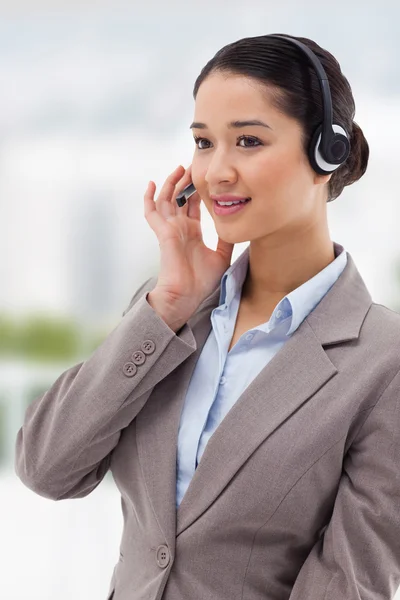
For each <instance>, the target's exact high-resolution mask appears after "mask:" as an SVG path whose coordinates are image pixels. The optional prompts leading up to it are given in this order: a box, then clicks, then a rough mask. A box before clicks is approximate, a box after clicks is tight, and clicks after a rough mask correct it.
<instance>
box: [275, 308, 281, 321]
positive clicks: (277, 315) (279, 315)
mask: <svg viewBox="0 0 400 600" xmlns="http://www.w3.org/2000/svg"><path fill="white" fill-rule="evenodd" d="M281 316H282V311H281V310H277V311H276V317H277V318H278V319H279V318H280V317H281Z"/></svg>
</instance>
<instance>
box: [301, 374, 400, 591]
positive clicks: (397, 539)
mask: <svg viewBox="0 0 400 600" xmlns="http://www.w3.org/2000/svg"><path fill="white" fill-rule="evenodd" d="M399 585H400V372H397V374H396V376H395V377H394V378H393V379H392V380H391V382H390V384H389V385H388V386H387V387H386V388H385V391H384V392H383V394H382V395H381V397H380V399H379V400H378V402H377V403H376V404H375V405H374V407H373V408H372V410H371V411H370V412H369V414H368V416H367V418H366V419H365V420H364V422H363V425H362V426H361V428H360V429H359V431H358V433H357V435H356V436H355V439H354V440H353V443H352V444H351V445H350V447H349V449H348V451H347V452H346V454H345V456H344V460H343V469H342V476H341V479H340V483H339V487H338V492H337V496H336V499H335V504H334V508H333V512H332V516H331V519H330V522H329V524H328V525H327V527H326V529H325V531H324V533H323V535H322V536H321V537H320V538H319V540H318V541H317V543H316V544H315V545H314V546H313V548H312V550H311V552H310V554H309V555H308V557H307V559H306V560H305V562H304V563H303V565H302V568H301V570H300V571H299V573H298V576H297V578H296V581H295V584H294V586H293V588H292V591H291V594H290V600H392V599H393V598H394V596H395V594H396V591H397V589H398V587H399Z"/></svg>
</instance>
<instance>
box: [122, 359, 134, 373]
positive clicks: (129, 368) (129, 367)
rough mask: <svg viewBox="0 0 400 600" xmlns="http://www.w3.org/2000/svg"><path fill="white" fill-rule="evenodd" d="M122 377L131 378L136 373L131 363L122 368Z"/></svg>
mask: <svg viewBox="0 0 400 600" xmlns="http://www.w3.org/2000/svg"><path fill="white" fill-rule="evenodd" d="M122 370H123V372H124V375H126V376H127V377H133V376H134V374H135V373H136V371H137V366H136V365H135V364H134V363H133V362H126V363H125V364H124V366H123V369H122Z"/></svg>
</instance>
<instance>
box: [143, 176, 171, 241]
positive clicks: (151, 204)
mask: <svg viewBox="0 0 400 600" xmlns="http://www.w3.org/2000/svg"><path fill="white" fill-rule="evenodd" d="M155 191H156V184H155V183H154V182H153V181H149V183H148V185H147V189H146V191H145V194H144V216H145V218H146V220H147V222H148V224H149V225H150V227H151V229H152V230H153V231H154V233H155V234H156V236H157V238H158V239H160V236H161V235H162V234H163V233H164V232H165V231H166V224H165V219H164V217H163V216H162V215H161V214H160V213H159V212H158V211H157V207H156V203H155V201H154V194H155Z"/></svg>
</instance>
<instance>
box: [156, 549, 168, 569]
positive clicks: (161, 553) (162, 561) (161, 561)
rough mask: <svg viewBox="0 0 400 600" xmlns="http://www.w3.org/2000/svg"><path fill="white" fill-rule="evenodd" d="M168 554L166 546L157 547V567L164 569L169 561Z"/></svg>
mask: <svg viewBox="0 0 400 600" xmlns="http://www.w3.org/2000/svg"><path fill="white" fill-rule="evenodd" d="M170 558H171V556H170V553H169V549H168V546H158V548H157V553H156V561H157V564H158V566H159V567H161V568H162V569H165V567H166V566H167V565H168V564H169V561H170Z"/></svg>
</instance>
